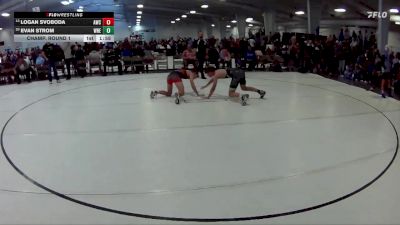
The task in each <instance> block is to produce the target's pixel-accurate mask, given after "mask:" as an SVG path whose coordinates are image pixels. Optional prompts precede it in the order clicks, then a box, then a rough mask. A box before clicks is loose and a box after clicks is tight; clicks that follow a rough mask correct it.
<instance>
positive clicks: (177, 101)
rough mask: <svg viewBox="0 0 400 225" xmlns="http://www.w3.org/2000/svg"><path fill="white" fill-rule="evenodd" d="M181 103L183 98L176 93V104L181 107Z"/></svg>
mask: <svg viewBox="0 0 400 225" xmlns="http://www.w3.org/2000/svg"><path fill="white" fill-rule="evenodd" d="M180 103H181V97H180V96H179V94H178V93H175V104H177V105H179V104H180Z"/></svg>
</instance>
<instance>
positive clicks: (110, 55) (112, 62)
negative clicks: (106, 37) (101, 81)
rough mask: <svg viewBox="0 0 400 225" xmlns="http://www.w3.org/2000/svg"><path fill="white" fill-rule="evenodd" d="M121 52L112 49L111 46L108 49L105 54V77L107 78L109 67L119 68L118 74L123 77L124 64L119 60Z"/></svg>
mask: <svg viewBox="0 0 400 225" xmlns="http://www.w3.org/2000/svg"><path fill="white" fill-rule="evenodd" d="M119 56H120V52H119V51H118V50H114V49H112V47H111V46H109V47H108V49H107V50H106V52H105V53H104V63H103V67H104V68H103V69H104V71H103V76H107V66H118V74H119V75H122V63H121V61H120V60H119Z"/></svg>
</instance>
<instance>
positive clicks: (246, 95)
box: [240, 94, 250, 106]
mask: <svg viewBox="0 0 400 225" xmlns="http://www.w3.org/2000/svg"><path fill="white" fill-rule="evenodd" d="M249 97H250V96H249V95H248V94H244V95H242V96H241V97H240V103H241V104H242V106H245V105H247V100H249Z"/></svg>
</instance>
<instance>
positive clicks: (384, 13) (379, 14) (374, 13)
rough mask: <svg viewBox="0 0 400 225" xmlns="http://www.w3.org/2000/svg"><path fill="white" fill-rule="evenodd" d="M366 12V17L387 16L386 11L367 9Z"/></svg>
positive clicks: (379, 17)
mask: <svg viewBox="0 0 400 225" xmlns="http://www.w3.org/2000/svg"><path fill="white" fill-rule="evenodd" d="M367 14H368V18H371V19H375V18H378V19H381V18H382V19H384V18H387V16H388V12H386V11H383V12H378V11H368V12H367Z"/></svg>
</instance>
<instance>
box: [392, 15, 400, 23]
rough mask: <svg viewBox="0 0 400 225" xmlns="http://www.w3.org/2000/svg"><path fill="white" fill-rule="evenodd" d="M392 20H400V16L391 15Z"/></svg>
mask: <svg viewBox="0 0 400 225" xmlns="http://www.w3.org/2000/svg"><path fill="white" fill-rule="evenodd" d="M390 21H394V22H400V16H396V15H391V16H390Z"/></svg>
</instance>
